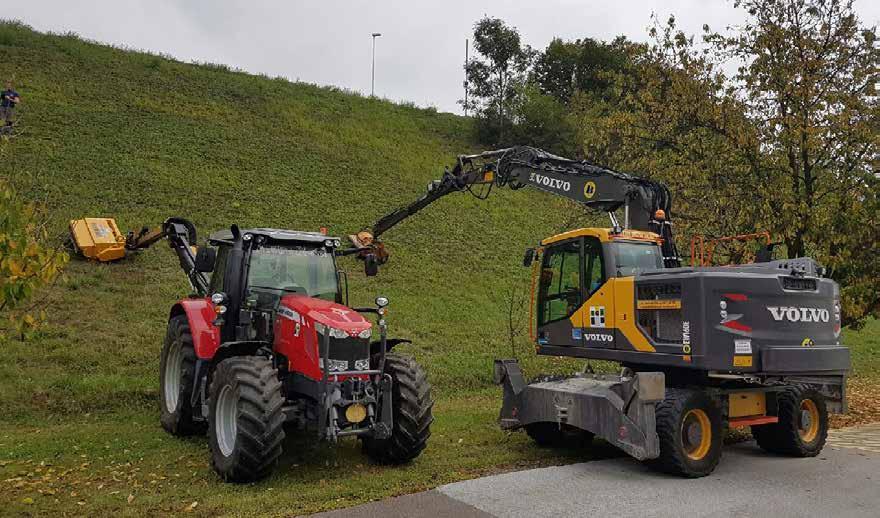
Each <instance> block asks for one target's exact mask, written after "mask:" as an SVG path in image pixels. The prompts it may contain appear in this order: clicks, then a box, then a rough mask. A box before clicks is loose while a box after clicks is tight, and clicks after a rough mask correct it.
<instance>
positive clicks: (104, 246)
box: [68, 218, 196, 262]
mask: <svg viewBox="0 0 880 518" xmlns="http://www.w3.org/2000/svg"><path fill="white" fill-rule="evenodd" d="M173 224H180V225H183V227H185V229H186V232H185V233H186V234H188V238H189V243H195V242H196V229H195V226H193V224H192V223H191V222H189V221H188V220H186V219H184V218H168V219H167V220H165V222H164V223H163V224H162V225H161V226H159V227H157V228H154V229H150V228H148V227H143V228H142V229H141V230H140V232H137V233H135V232H129V233H128V234H123V233H122V232H120V231H119V227H118V226H116V220H114V219H113V218H82V219H74V220H71V221H70V238H69V240H68V244H69V245H70V248H72V249H73V251H74V252H76V253H77V254H79V255H81V256H83V257H85V258H87V259H93V260H96V261H100V262H110V261H116V260H119V259H122V258H123V257H125V256H126V254H127V253H128V252H131V251H135V250H141V249H144V248H147V247H148V246H150V245H152V244H153V243H155V242H157V241H160V240H162V239H163V238H165V237H166V236H167V233H168V231H169V228H171V227H170V225H173ZM193 253H195V252H193Z"/></svg>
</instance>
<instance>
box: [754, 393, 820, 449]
mask: <svg viewBox="0 0 880 518" xmlns="http://www.w3.org/2000/svg"><path fill="white" fill-rule="evenodd" d="M776 407H777V409H778V415H779V422H778V423H773V424H765V425H760V426H753V427H752V436H753V437H754V438H755V441H756V442H757V443H758V446H760V447H761V449H763V450H764V451H767V452H770V453H777V454H781V455H789V456H792V457H815V456H816V455H818V454H819V452H821V451H822V448H823V447H824V446H825V439H826V438H827V437H828V409H827V408H826V405H825V397H824V396H822V394H821V393H820V392H819V391H817V390H816V389H813V388H810V387H805V386H792V387H786V388H785V390H782V391H780V392H777V393H776Z"/></svg>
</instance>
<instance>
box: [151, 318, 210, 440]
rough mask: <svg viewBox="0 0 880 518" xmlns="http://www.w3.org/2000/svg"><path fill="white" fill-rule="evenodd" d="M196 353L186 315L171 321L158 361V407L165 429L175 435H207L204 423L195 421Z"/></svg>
mask: <svg viewBox="0 0 880 518" xmlns="http://www.w3.org/2000/svg"><path fill="white" fill-rule="evenodd" d="M195 368H196V352H195V349H194V348H193V339H192V333H191V332H190V329H189V321H188V320H187V318H186V315H178V316H176V317H173V318H171V319H170V320H169V321H168V331H167V332H166V333H165V344H164V345H163V346H162V356H161V359H160V361H159V406H160V409H161V417H160V420H161V422H162V428H164V429H165V430H166V431H167V432H168V433H170V434H172V435H178V436H184V435H194V434H200V433H204V432H205V423H204V421H196V420H195V419H194V417H193V406H192V404H191V403H190V402H191V401H192V393H193V382H194V377H195Z"/></svg>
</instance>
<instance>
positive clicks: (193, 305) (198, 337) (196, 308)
mask: <svg viewBox="0 0 880 518" xmlns="http://www.w3.org/2000/svg"><path fill="white" fill-rule="evenodd" d="M178 315H186V319H187V320H188V321H189V329H190V332H191V333H192V339H193V348H194V349H195V351H196V357H198V358H199V359H200V360H210V359H212V358H214V355H215V354H216V353H217V349H218V348H219V347H220V328H219V327H217V326H215V325H214V319H215V318H217V314H216V313H215V312H214V304H212V303H211V301H210V300H209V299H208V298H207V297H205V298H192V299H183V300H181V301H179V302H178V303H177V304H175V305H174V306H173V307H172V308H171V314H170V318H173V317H176V316H178Z"/></svg>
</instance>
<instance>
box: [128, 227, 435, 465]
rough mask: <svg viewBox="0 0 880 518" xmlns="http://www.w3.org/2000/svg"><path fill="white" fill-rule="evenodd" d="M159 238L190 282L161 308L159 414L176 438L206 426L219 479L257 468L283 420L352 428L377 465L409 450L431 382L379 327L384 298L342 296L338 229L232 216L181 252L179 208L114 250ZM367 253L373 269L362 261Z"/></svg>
mask: <svg viewBox="0 0 880 518" xmlns="http://www.w3.org/2000/svg"><path fill="white" fill-rule="evenodd" d="M163 238H167V239H168V240H169V242H170V243H171V247H172V249H174V250H175V252H176V253H177V255H178V258H179V259H180V264H181V267H182V268H183V270H184V271H185V272H186V274H187V277H188V278H189V280H190V283H191V284H192V287H193V292H194V293H193V294H192V295H191V296H189V297H188V298H185V299H183V300H181V301H179V302H177V303H176V304H174V305H173V306H172V307H171V311H170V314H169V318H168V332H167V334H166V336H165V344H164V346H163V348H162V357H161V367H160V370H161V376H160V380H161V383H160V392H161V398H160V399H161V411H162V417H161V420H162V426H163V428H165V430H167V431H168V432H169V433H171V434H173V435H178V436H183V435H193V434H200V433H204V432H205V430H207V433H208V437H209V442H210V448H211V456H212V464H213V466H214V469H215V470H216V471H217V473H218V474H219V475H220V476H221V477H222V478H223V479H224V480H227V481H234V482H249V481H254V480H258V479H261V478H263V477H265V476H267V475H268V474H269V473H270V472H271V471H272V469H273V467H274V465H275V464H276V461H277V459H278V457H279V456H280V455H281V449H282V443H283V440H284V430H285V427H296V428H298V429H303V430H310V431H311V432H312V433H314V434H315V435H316V436H317V437H318V438H319V439H327V440H330V441H336V440H337V439H339V438H340V437H346V436H356V437H358V438H359V439H360V440H361V441H362V443H363V449H364V451H365V452H366V454H367V455H368V456H369V457H370V458H372V459H374V460H375V461H378V462H381V463H390V464H397V463H403V462H407V461H409V460H411V459H413V458H415V457H417V456H418V455H419V454H420V453H421V452H422V450H423V449H424V448H425V444H426V441H427V440H428V437H429V436H430V426H431V422H432V421H433V416H432V414H431V407H432V405H433V402H432V400H431V387H430V385H429V383H428V380H427V378H426V377H425V373H424V371H423V370H422V369H421V367H420V366H419V365H418V364H417V363H416V362H415V361H414V360H412V359H411V358H409V357H407V356H403V355H401V354H397V353H395V352H392V351H391V349H392V348H393V347H394V346H395V345H397V344H399V343H402V342H408V340H400V339H389V338H387V336H386V315H385V312H386V308H385V307H386V306H387V305H388V300H387V299H385V298H384V297H378V298H377V299H376V307H371V308H349V307H346V306H345V305H343V302H347V300H346V299H347V291H348V290H347V283H346V281H345V275H344V274H343V273H342V272H340V271H339V270H337V267H336V259H335V258H336V256H337V255H345V254H347V253H355V252H362V253H363V252H364V251H363V250H357V249H349V250H341V249H340V248H339V246H340V241H339V239H337V238H333V237H328V236H326V235H324V234H322V233H316V232H298V231H290V230H274V229H264V228H257V229H250V230H239V228H238V227H237V226H235V225H233V226H232V227H231V229H230V230H228V231H221V232H218V233H215V234H213V235H212V236H210V238H209V239H208V245H209V246H206V247H200V248H198V249H197V251H196V252H195V253H194V247H192V246H191V243H195V242H196V233H195V228H194V227H193V225H192V224H191V223H189V222H188V221H186V220H184V219H181V218H171V219H168V220H167V221H165V223H164V224H163V225H162V227H160V228H158V229H156V230H153V231H148V230H147V229H144V230H142V231H141V232H140V233H139V234H138V235H133V234H129V236H128V239H127V242H126V248H127V249H139V248H145V247H147V246H149V245H151V244H153V243H155V242H157V241H159V240H161V239H163ZM367 265H368V268H367V270H368V274H374V273H375V261H373V260H370V258H368V260H367ZM362 314H370V315H373V316H374V317H375V318H376V320H377V322H376V326H374V325H373V324H371V322H370V321H368V320H367V319H366V318H364V316H362ZM376 328H378V329H376ZM374 338H375V339H374Z"/></svg>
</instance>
